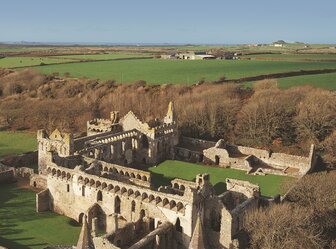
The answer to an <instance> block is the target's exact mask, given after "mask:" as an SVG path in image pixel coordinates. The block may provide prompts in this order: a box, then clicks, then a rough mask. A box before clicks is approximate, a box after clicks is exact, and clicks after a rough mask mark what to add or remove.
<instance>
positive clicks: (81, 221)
mask: <svg viewBox="0 0 336 249" xmlns="http://www.w3.org/2000/svg"><path fill="white" fill-rule="evenodd" d="M83 219H84V213H80V214H79V216H78V223H79V224H83Z"/></svg>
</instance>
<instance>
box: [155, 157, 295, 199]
mask: <svg viewBox="0 0 336 249" xmlns="http://www.w3.org/2000/svg"><path fill="white" fill-rule="evenodd" d="M149 171H150V172H152V173H153V174H154V177H153V178H154V179H153V178H152V179H153V181H154V184H155V186H156V187H159V186H161V185H171V184H170V181H171V180H173V179H174V178H180V179H184V180H194V179H195V177H196V175H197V174H201V173H209V174H210V181H211V183H212V184H213V185H214V187H215V190H216V192H217V194H221V193H223V192H224V191H225V190H226V185H225V179H226V178H233V179H238V180H245V181H249V182H251V183H254V184H258V185H259V186H260V188H261V193H262V194H263V195H265V196H274V195H276V194H283V193H282V192H281V189H280V187H281V184H282V183H283V182H284V181H288V180H289V181H291V180H293V179H294V178H291V177H286V176H277V175H266V176H253V175H247V174H246V172H245V171H243V170H236V169H226V168H218V167H210V166H203V165H199V164H193V163H187V162H181V161H171V160H168V161H165V162H163V163H161V164H160V165H158V166H157V167H151V168H149Z"/></svg>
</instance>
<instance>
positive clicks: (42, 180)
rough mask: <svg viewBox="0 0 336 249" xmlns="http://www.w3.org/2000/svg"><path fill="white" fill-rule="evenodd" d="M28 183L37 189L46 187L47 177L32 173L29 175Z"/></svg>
mask: <svg viewBox="0 0 336 249" xmlns="http://www.w3.org/2000/svg"><path fill="white" fill-rule="evenodd" d="M29 185H30V186H31V187H34V188H38V189H46V188H48V183H47V177H46V176H44V175H40V174H32V175H31V176H30V180H29Z"/></svg>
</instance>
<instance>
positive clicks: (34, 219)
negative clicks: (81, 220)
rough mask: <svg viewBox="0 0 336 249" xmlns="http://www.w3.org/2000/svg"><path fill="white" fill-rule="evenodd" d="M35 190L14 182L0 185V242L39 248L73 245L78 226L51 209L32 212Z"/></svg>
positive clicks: (19, 248) (11, 246) (25, 248)
mask: <svg viewBox="0 0 336 249" xmlns="http://www.w3.org/2000/svg"><path fill="white" fill-rule="evenodd" d="M35 198H36V197H35V193H34V192H32V191H29V190H25V189H20V188H18V187H16V186H15V184H8V185H1V186H0V245H2V246H5V247H7V248H9V249H28V248H31V249H42V248H45V247H47V246H56V245H75V244H76V243H77V241H78V236H79V233H80V229H81V227H80V226H79V225H78V224H77V223H76V222H74V221H72V220H71V219H69V218H67V217H64V216H60V215H57V214H55V213H52V212H44V213H36V211H35Z"/></svg>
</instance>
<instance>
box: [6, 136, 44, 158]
mask: <svg viewBox="0 0 336 249" xmlns="http://www.w3.org/2000/svg"><path fill="white" fill-rule="evenodd" d="M36 149H37V141H36V134H35V133H23V132H8V131H0V157H1V156H5V155H17V154H22V153H25V152H28V151H34V150H36Z"/></svg>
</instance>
